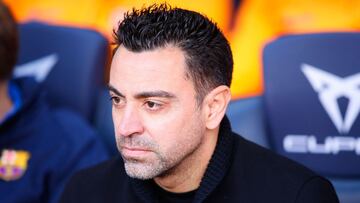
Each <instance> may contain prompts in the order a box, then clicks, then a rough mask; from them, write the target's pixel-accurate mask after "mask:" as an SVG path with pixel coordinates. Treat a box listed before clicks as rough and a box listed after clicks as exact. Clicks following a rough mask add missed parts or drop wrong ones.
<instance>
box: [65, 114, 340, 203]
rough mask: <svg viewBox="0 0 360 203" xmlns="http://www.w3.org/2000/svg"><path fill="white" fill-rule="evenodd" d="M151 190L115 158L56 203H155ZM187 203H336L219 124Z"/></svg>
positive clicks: (304, 174) (303, 174) (328, 191)
mask: <svg viewBox="0 0 360 203" xmlns="http://www.w3.org/2000/svg"><path fill="white" fill-rule="evenodd" d="M154 185H155V184H153V182H152V181H151V180H147V181H142V180H137V179H132V178H129V177H128V176H127V175H126V173H125V170H124V166H123V162H122V159H121V158H120V157H118V158H117V159H113V160H111V161H107V162H105V163H103V164H101V165H98V166H95V167H93V168H91V169H86V170H83V171H81V172H79V173H77V174H76V175H75V176H74V177H73V178H72V179H71V180H70V182H69V184H68V185H67V187H66V189H65V191H64V194H63V195H62V198H61V203H77V202H87V203H97V202H107V203H111V202H129V203H130V202H147V203H148V202H149V203H150V202H159V197H158V195H159V194H158V193H157V192H156V191H158V190H156V188H154V187H156V186H154ZM192 202H212V203H217V202H233V203H264V202H274V203H300V202H302V203H337V202H338V198H337V196H336V193H335V191H334V188H333V186H332V185H331V183H330V182H329V181H328V180H326V179H325V178H323V177H321V176H319V175H317V174H315V173H314V172H312V171H310V170H309V169H307V168H305V167H303V166H301V165H299V164H297V163H295V162H293V161H291V160H289V159H287V158H284V157H281V156H279V155H276V154H274V153H273V152H270V151H269V150H267V149H264V148H262V147H260V146H258V145H256V144H254V143H251V142H249V141H247V140H245V139H243V138H242V137H240V136H239V135H236V134H234V133H233V132H231V128H230V123H229V121H228V119H227V118H224V120H223V121H222V124H221V128H220V134H219V138H218V142H217V145H216V149H215V152H214V153H213V155H212V158H211V160H210V162H209V165H208V167H207V169H206V172H205V174H204V176H203V178H202V180H201V183H200V186H199V188H198V189H197V191H196V193H195V197H194V199H193V201H192Z"/></svg>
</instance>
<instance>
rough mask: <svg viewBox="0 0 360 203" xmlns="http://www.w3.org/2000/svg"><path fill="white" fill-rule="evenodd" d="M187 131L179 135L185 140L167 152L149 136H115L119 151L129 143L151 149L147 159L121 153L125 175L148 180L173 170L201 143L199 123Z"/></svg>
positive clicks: (165, 174)
mask: <svg viewBox="0 0 360 203" xmlns="http://www.w3.org/2000/svg"><path fill="white" fill-rule="evenodd" d="M189 131H191V132H188V133H185V134H184V135H179V136H186V138H187V139H186V140H185V142H182V143H176V144H175V146H172V147H171V148H170V150H169V151H167V152H161V150H160V149H159V146H158V145H157V144H156V143H154V142H153V141H152V140H150V139H149V138H145V137H141V136H133V137H132V136H130V137H124V136H120V137H119V138H117V146H118V149H119V151H120V153H121V147H120V146H123V145H126V144H129V143H131V145H133V146H138V147H145V148H147V149H151V151H152V152H151V153H152V156H151V159H147V160H141V159H133V158H127V157H124V156H123V155H122V158H123V160H124V166H125V171H126V173H127V175H128V176H130V177H132V178H136V179H141V180H148V179H153V178H155V177H164V176H167V175H169V174H171V173H173V172H175V171H176V168H177V166H178V165H179V164H180V163H181V162H183V161H184V160H185V159H186V158H187V157H189V156H191V155H192V154H194V152H195V151H196V150H197V149H198V148H199V146H200V145H201V143H202V136H201V134H203V133H204V131H203V130H201V127H200V126H199V123H196V124H194V125H193V126H192V127H191V128H190V130H189ZM121 154H122V153H121Z"/></svg>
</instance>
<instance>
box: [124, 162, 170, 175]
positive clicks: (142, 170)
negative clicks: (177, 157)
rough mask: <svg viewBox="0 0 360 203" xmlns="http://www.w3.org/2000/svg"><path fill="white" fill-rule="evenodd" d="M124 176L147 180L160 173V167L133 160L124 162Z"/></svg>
mask: <svg viewBox="0 0 360 203" xmlns="http://www.w3.org/2000/svg"><path fill="white" fill-rule="evenodd" d="M124 162H125V171H126V174H127V175H128V176H129V177H131V178H136V179H141V180H149V179H153V178H155V177H157V176H158V175H159V174H161V173H162V171H163V170H162V168H161V167H154V166H151V165H149V164H146V163H141V162H138V161H134V160H131V161H130V160H124Z"/></svg>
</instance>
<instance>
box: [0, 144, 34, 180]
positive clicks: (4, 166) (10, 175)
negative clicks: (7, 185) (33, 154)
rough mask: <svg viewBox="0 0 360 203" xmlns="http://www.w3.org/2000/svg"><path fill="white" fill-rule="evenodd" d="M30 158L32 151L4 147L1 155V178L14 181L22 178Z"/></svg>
mask: <svg viewBox="0 0 360 203" xmlns="http://www.w3.org/2000/svg"><path fill="white" fill-rule="evenodd" d="M29 158H30V153H29V152H27V151H23V150H9V149H4V150H3V151H2V153H1V156H0V179H2V180H5V181H13V180H17V179H19V178H21V177H22V176H23V175H24V173H25V171H26V168H27V162H28V160H29Z"/></svg>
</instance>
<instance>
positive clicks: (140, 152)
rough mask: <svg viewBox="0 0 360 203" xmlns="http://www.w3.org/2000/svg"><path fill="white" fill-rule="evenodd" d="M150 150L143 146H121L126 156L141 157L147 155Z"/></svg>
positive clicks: (122, 152)
mask: <svg viewBox="0 0 360 203" xmlns="http://www.w3.org/2000/svg"><path fill="white" fill-rule="evenodd" d="M149 152H151V150H149V149H146V148H141V147H126V146H122V147H121V154H122V155H123V156H125V157H140V156H144V155H146V154H147V153H149Z"/></svg>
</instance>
